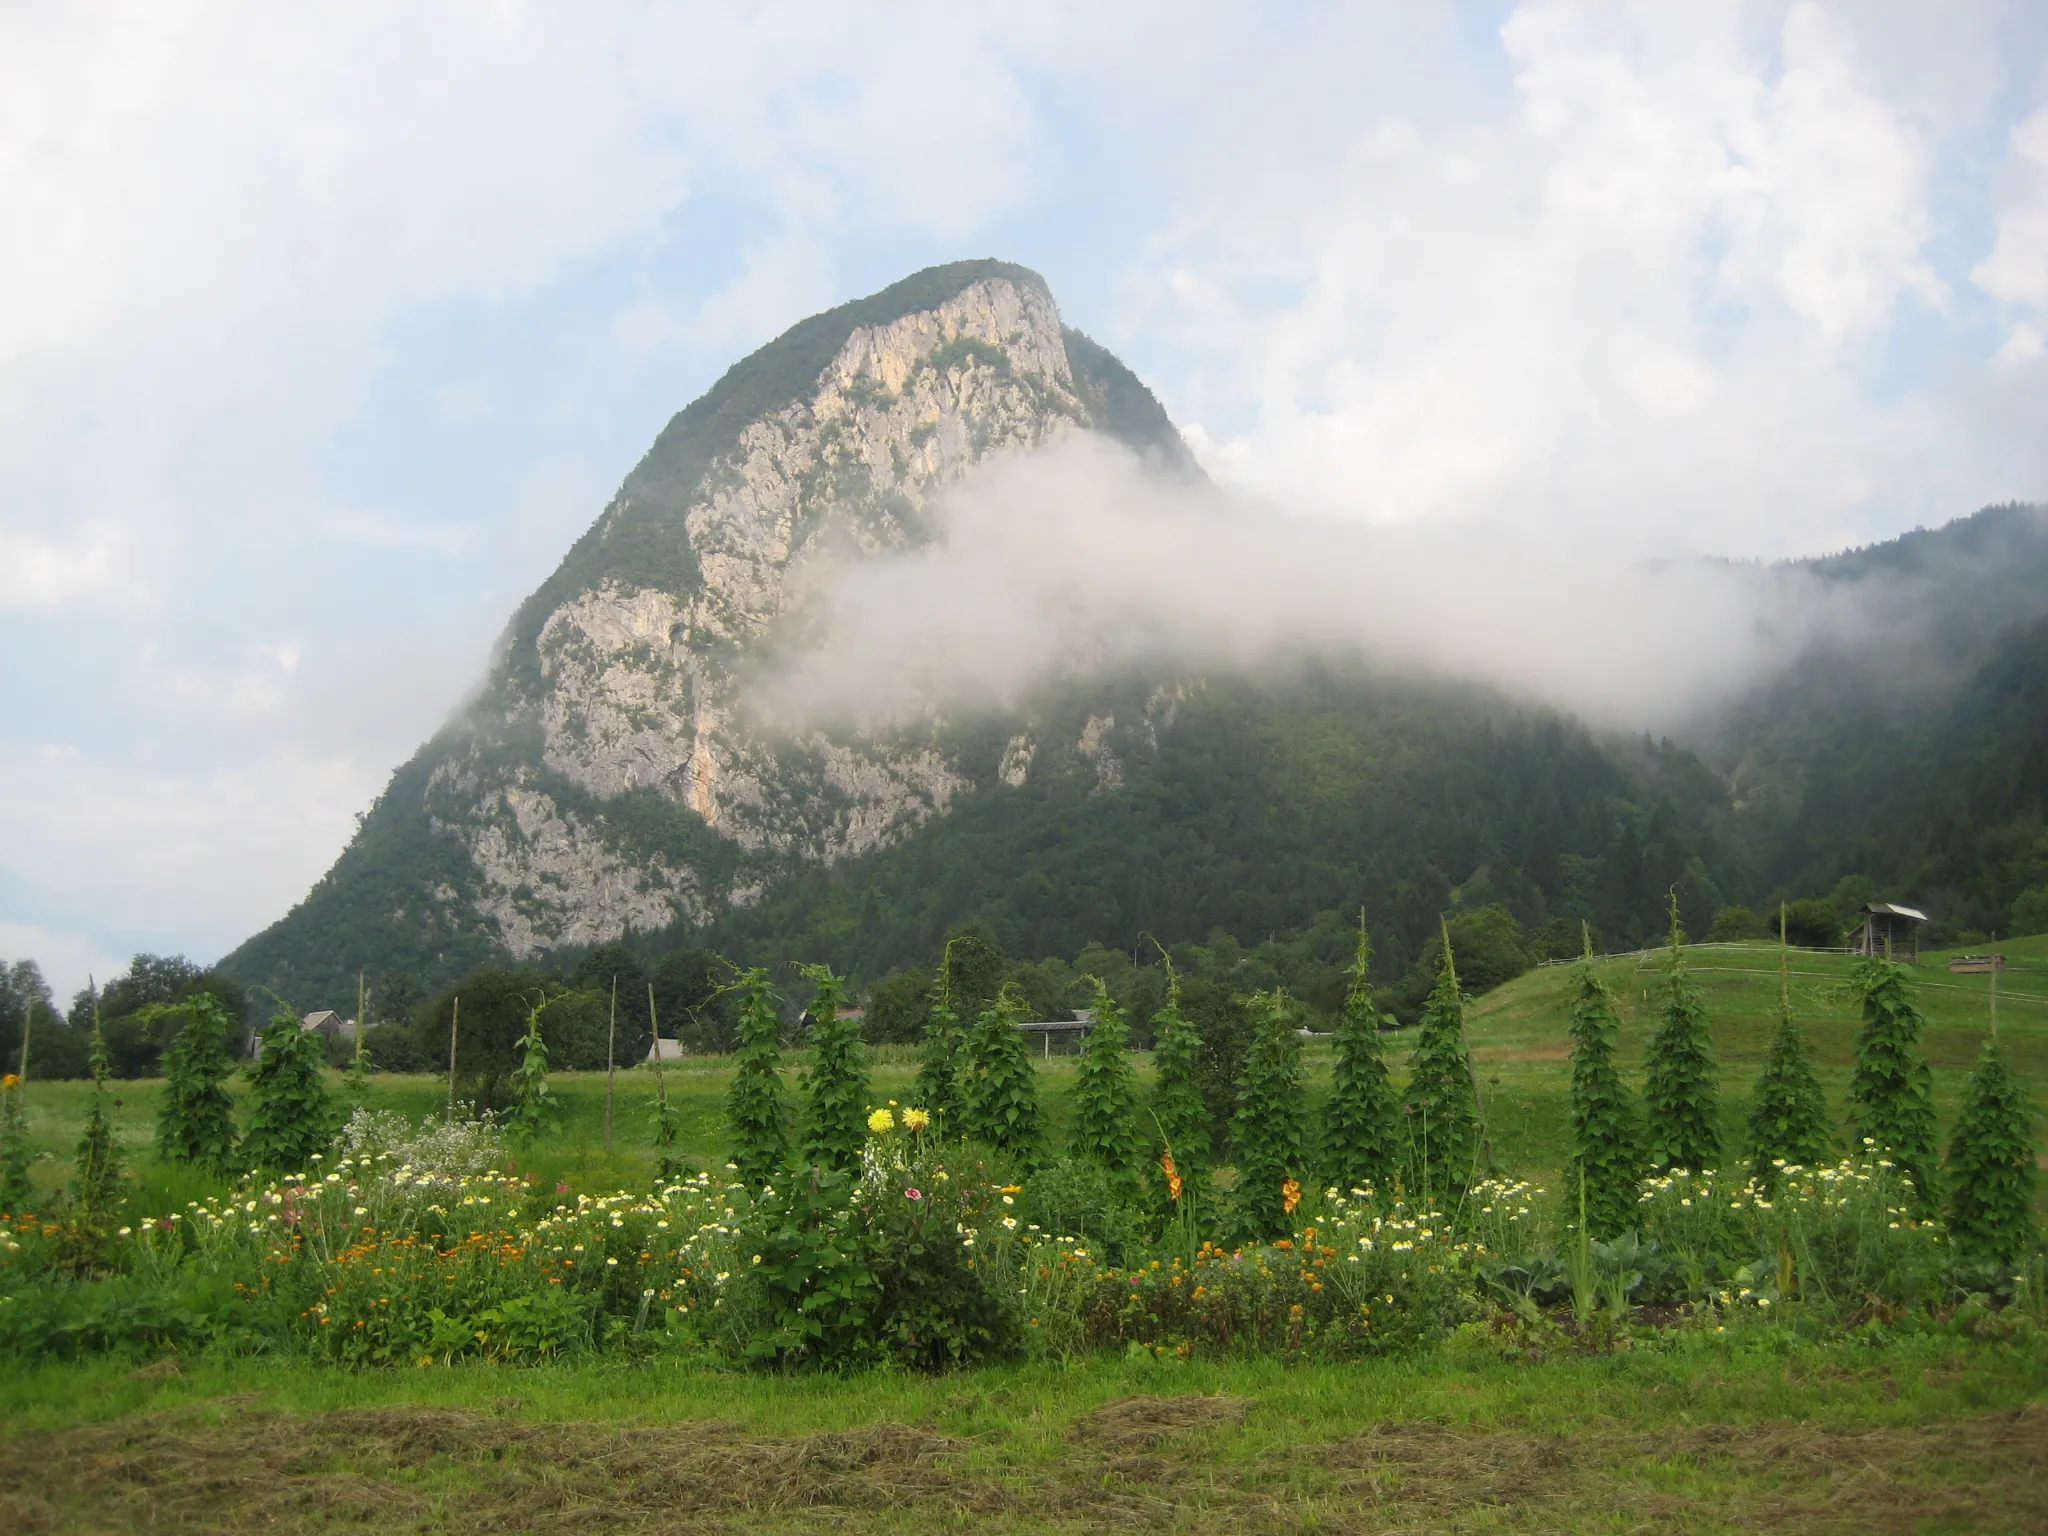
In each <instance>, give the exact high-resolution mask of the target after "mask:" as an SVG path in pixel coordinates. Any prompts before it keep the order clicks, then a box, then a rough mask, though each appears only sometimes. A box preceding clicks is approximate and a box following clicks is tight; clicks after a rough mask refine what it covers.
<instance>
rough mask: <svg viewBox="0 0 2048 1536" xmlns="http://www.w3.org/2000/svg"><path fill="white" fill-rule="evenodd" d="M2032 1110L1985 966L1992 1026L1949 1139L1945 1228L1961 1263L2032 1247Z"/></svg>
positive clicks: (2007, 1257)
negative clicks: (2003, 1035)
mask: <svg viewBox="0 0 2048 1536" xmlns="http://www.w3.org/2000/svg"><path fill="white" fill-rule="evenodd" d="M2034 1165H2035V1156H2034V1116H2033V1110H2032V1107H2031V1106H2030V1105H2029V1104H2028V1103H2027V1094H2026V1088H2025V1086H2024V1085H2023V1084H2022V1083H2021V1082H2020V1080H2019V1079H2018V1078H2017V1077H2015V1076H2014V1075H2013V1071H2012V1064H2011V1062H2009V1061H2008V1060H2007V1059H2006V1054H2005V1047H2004V1046H2003V1045H2001V1044H2000V1043H1999V1039H1998V973H1997V972H1996V971H1993V972H1992V973H1991V1030H1990V1033H1989V1034H1988V1035H1986V1037H1985V1040H1984V1052H1983V1055H1982V1056H1980V1057H1979V1058H1978V1061H1977V1069H1976V1071H1974V1072H1972V1073H1971V1074H1970V1084H1969V1087H1968V1088H1967V1089H1966V1090H1965V1091H1964V1094H1963V1112H1962V1114H1961V1115H1960V1116H1959V1117H1958V1118H1957V1120H1956V1128H1955V1132H1954V1134H1953V1135H1951V1136H1950V1137H1949V1143H1948V1170H1947V1172H1948V1191H1949V1196H1948V1230H1949V1238H1950V1241H1952V1242H1953V1243H1954V1244H1955V1249H1956V1252H1957V1253H1958V1254H1959V1255H1960V1256H1961V1257H1962V1258H1963V1259H1964V1260H1965V1261H1966V1262H1968V1263H1973V1264H1984V1265H1990V1264H1999V1265H2006V1264H2012V1263H2015V1262H2017V1261H2018V1260H2019V1259H2021V1258H2023V1257H2025V1256H2026V1255H2028V1254H2031V1253H2032V1252H2033V1250H2034V1245H2035V1242H2036V1240H2037V1234H2036V1231H2035V1226H2034Z"/></svg>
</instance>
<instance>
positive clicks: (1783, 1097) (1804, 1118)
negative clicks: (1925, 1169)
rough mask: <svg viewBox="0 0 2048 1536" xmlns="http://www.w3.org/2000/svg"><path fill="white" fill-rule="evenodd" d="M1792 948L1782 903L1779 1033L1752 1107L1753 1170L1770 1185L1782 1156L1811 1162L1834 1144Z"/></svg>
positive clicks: (1785, 1159)
mask: <svg viewBox="0 0 2048 1536" xmlns="http://www.w3.org/2000/svg"><path fill="white" fill-rule="evenodd" d="M1791 963H1792V962H1791V950H1790V948H1789V947H1788V946H1787V944H1786V942H1785V909H1784V908H1783V907H1782V906H1780V907H1779V908H1778V1034H1777V1038H1776V1039H1774V1040H1773V1041H1772V1042H1771V1053H1770V1055H1769V1056H1767V1057H1765V1058H1764V1070H1763V1075H1762V1076H1760V1077H1759V1078H1758V1079H1757V1080H1756V1099H1755V1101H1754V1103H1753V1104H1752V1105H1751V1108H1750V1111H1749V1140H1750V1145H1751V1147H1752V1148H1753V1149H1754V1150H1753V1151H1752V1152H1751V1155H1750V1163H1749V1172H1750V1176H1751V1177H1752V1178H1754V1179H1755V1180H1756V1181H1757V1182H1758V1183H1759V1184H1761V1185H1763V1186H1764V1187H1765V1188H1766V1189H1769V1188H1771V1187H1772V1186H1773V1185H1774V1184H1775V1183H1776V1174H1777V1169H1776V1164H1777V1163H1778V1162H1780V1161H1783V1162H1786V1163H1794V1164H1798V1165H1799V1166H1801V1167H1812V1166H1813V1165H1814V1164H1815V1163H1819V1162H1823V1161H1825V1160H1826V1159H1827V1157H1828V1155H1829V1154H1830V1153H1831V1152H1832V1151H1833V1150H1834V1138H1833V1137H1831V1136H1830V1135H1829V1134H1828V1101H1827V1096H1826V1095H1825V1094H1824V1093H1822V1092H1821V1086H1820V1077H1819V1075H1818V1074H1817V1073H1816V1072H1815V1071H1814V1062H1813V1047H1812V1046H1810V1045H1808V1044H1807V1043H1806V1032H1805V1031H1804V1030H1802V1029H1801V1028H1800V1027H1799V1021H1798V1020H1797V1019H1795V1018H1793V1017H1792V975H1791Z"/></svg>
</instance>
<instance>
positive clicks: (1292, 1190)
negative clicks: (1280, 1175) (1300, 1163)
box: [1280, 1179, 1301, 1216]
mask: <svg viewBox="0 0 2048 1536" xmlns="http://www.w3.org/2000/svg"><path fill="white" fill-rule="evenodd" d="M1280 1203H1281V1204H1282V1205H1284V1206H1286V1207H1287V1214H1288V1215H1290V1216H1292V1215H1293V1214H1294V1208H1295V1207H1296V1206H1297V1205H1299V1204H1301V1181H1300V1180H1299V1179H1289V1180H1288V1181H1287V1182H1286V1183H1285V1184H1282V1185H1281V1186H1280Z"/></svg>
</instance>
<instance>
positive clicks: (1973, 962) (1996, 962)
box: [1948, 955, 2005, 976]
mask: <svg viewBox="0 0 2048 1536" xmlns="http://www.w3.org/2000/svg"><path fill="white" fill-rule="evenodd" d="M1948 968H1949V969H1950V970H1951V971H1953V972H1955V974H1956V975H1958V976H1983V975H1986V974H1988V973H1989V972H1992V971H2002V970H2004V969H2005V956H2003V955H1957V956H1956V957H1955V959H1953V960H1951V961H1949V963H1948Z"/></svg>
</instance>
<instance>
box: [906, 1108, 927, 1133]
mask: <svg viewBox="0 0 2048 1536" xmlns="http://www.w3.org/2000/svg"><path fill="white" fill-rule="evenodd" d="M931 1123H932V1117H931V1116H930V1115H929V1114H927V1113H926V1112H925V1111H924V1110H921V1109H906V1110H905V1111H903V1129H905V1130H906V1131H922V1130H925V1129H926V1128H928V1127H929V1126H930V1125H931Z"/></svg>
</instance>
